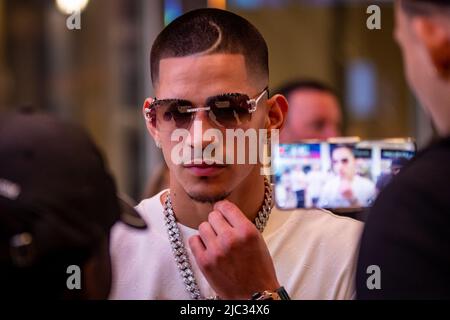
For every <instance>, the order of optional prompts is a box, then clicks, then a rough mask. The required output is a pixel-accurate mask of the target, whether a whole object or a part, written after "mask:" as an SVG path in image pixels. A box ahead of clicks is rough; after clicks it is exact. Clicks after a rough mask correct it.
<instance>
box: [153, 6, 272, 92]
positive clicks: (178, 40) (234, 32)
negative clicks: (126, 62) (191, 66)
mask: <svg viewBox="0 0 450 320" xmlns="http://www.w3.org/2000/svg"><path fill="white" fill-rule="evenodd" d="M198 53H200V54H201V53H204V54H213V53H230V54H242V55H243V56H244V58H245V63H246V67H247V71H248V72H249V74H255V75H256V77H262V79H265V80H266V79H267V80H268V75H269V63H268V49H267V44H266V41H265V40H264V38H263V37H262V35H261V34H260V33H259V31H258V30H257V29H256V28H255V27H254V26H253V25H252V24H251V23H250V22H248V21H247V20H246V19H244V18H242V17H240V16H238V15H236V14H234V13H231V12H229V11H225V10H220V9H213V8H203V9H197V10H193V11H190V12H188V13H186V14H184V15H182V16H180V17H178V18H177V19H175V20H174V21H172V22H171V23H170V24H169V25H168V26H167V27H166V28H164V30H163V31H162V32H161V33H160V34H159V35H158V37H157V38H156V40H155V42H154V44H153V47H152V50H151V54H150V68H151V75H152V82H153V85H155V84H156V83H157V82H158V80H159V62H160V60H161V59H164V58H174V57H185V56H189V55H193V54H198ZM257 79H259V78H257ZM267 80H266V81H267Z"/></svg>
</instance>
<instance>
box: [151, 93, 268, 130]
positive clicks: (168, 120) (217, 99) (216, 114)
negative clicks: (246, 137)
mask: <svg viewBox="0 0 450 320" xmlns="http://www.w3.org/2000/svg"><path fill="white" fill-rule="evenodd" d="M266 92H267V94H268V88H267V87H266V88H265V89H264V90H263V91H262V92H260V93H259V94H258V95H257V96H256V97H254V98H250V97H249V96H248V95H246V94H242V93H224V94H219V95H216V96H212V97H209V98H207V99H206V102H205V104H204V106H201V107H198V106H195V105H194V103H192V102H191V101H188V100H183V99H161V100H159V99H157V98H155V99H154V100H153V102H152V103H151V104H150V106H149V107H148V108H147V109H146V110H145V117H146V118H147V119H148V120H149V121H151V124H152V125H153V126H154V127H155V128H156V127H157V128H158V129H159V130H162V131H166V130H167V131H169V130H174V129H176V128H183V129H189V128H190V127H191V125H192V122H193V120H194V118H195V113H196V112H199V111H206V112H207V114H208V117H209V119H210V120H211V121H212V123H213V124H215V125H216V126H218V127H225V128H236V127H239V126H241V125H243V124H245V123H248V122H249V121H250V120H251V118H252V114H253V113H254V112H255V111H256V108H257V106H258V103H259V101H260V100H261V98H262V97H263V96H264V94H265V93H266Z"/></svg>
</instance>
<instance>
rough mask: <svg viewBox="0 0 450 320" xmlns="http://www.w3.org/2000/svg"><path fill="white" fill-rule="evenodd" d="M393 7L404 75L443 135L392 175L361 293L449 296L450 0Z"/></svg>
mask: <svg viewBox="0 0 450 320" xmlns="http://www.w3.org/2000/svg"><path fill="white" fill-rule="evenodd" d="M395 5H396V26H395V38H396V40H397V42H398V44H399V45H400V48H401V50H402V53H403V59H404V65H405V73H406V78H407V80H408V82H409V84H410V86H411V88H412V90H413V91H414V92H415V94H416V95H417V97H418V98H419V100H420V102H421V104H422V105H423V108H424V109H425V111H426V112H427V113H428V114H429V115H431V118H432V120H433V123H434V125H435V127H436V129H437V132H438V134H439V139H438V140H437V141H436V142H434V143H433V144H431V145H430V146H429V147H428V148H426V149H425V150H422V152H419V153H418V154H417V156H416V157H415V158H414V159H413V160H411V162H410V163H409V164H408V165H407V166H406V167H405V168H403V169H402V171H401V172H400V173H399V174H398V175H396V176H395V177H394V178H393V179H392V181H391V183H390V184H389V185H388V186H387V187H386V188H385V189H384V190H383V191H382V192H381V193H380V195H379V196H378V199H377V201H376V202H375V204H374V206H373V208H372V209H371V211H370V214H369V218H368V220H367V224H366V227H365V230H364V234H363V236H362V240H361V248H360V255H359V262H358V272H357V296H358V298H359V299H450V272H449V270H450V232H449V230H450V184H449V181H450V166H449V163H450V2H449V1H448V0H426V1H425V0H403V1H395ZM371 265H376V266H377V267H378V268H379V273H378V276H379V277H381V278H380V280H381V282H380V283H381V288H380V289H378V288H377V287H375V288H373V289H372V290H370V289H371V288H370V286H368V283H370V280H368V277H369V276H370V275H369V274H368V273H367V270H368V267H369V266H371ZM372 274H373V273H372ZM375 276H377V275H375ZM371 284H372V285H376V283H375V282H372V283H371ZM377 289H378V290H377Z"/></svg>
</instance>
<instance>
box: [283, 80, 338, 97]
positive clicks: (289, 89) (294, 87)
mask: <svg viewBox="0 0 450 320" xmlns="http://www.w3.org/2000/svg"><path fill="white" fill-rule="evenodd" d="M300 90H316V91H320V92H326V93H330V94H332V95H334V96H336V93H335V91H334V90H333V89H332V88H331V87H330V86H328V85H327V84H325V83H323V82H321V81H318V80H313V79H297V80H292V81H289V82H288V83H286V84H284V85H283V86H281V87H280V88H278V89H277V90H275V91H274V92H275V93H279V94H282V95H283V96H285V97H286V98H288V96H289V95H291V94H292V93H293V92H294V91H300Z"/></svg>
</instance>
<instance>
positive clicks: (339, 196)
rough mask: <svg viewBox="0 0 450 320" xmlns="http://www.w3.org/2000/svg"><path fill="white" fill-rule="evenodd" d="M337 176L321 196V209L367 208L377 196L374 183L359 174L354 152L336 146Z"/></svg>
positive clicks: (333, 159) (333, 154)
mask: <svg viewBox="0 0 450 320" xmlns="http://www.w3.org/2000/svg"><path fill="white" fill-rule="evenodd" d="M331 160H332V164H333V171H334V173H335V176H334V177H333V178H331V179H330V180H328V181H327V182H326V183H325V185H324V187H323V189H322V191H321V194H320V199H319V204H318V206H319V207H321V208H348V207H351V208H359V207H366V206H368V205H369V204H370V201H371V200H372V199H373V197H374V196H375V185H374V183H373V182H372V181H371V180H369V179H367V178H364V177H361V176H360V175H358V174H357V171H356V159H355V156H354V154H353V150H352V149H351V148H350V147H348V146H345V145H342V146H336V147H335V148H334V149H333V151H332V154H331Z"/></svg>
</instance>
